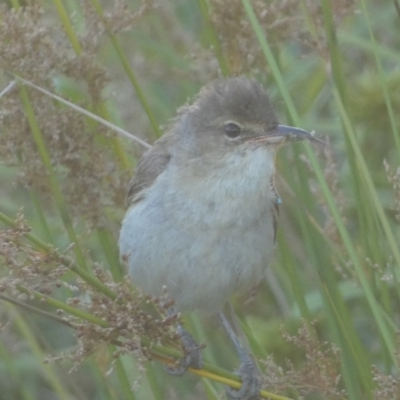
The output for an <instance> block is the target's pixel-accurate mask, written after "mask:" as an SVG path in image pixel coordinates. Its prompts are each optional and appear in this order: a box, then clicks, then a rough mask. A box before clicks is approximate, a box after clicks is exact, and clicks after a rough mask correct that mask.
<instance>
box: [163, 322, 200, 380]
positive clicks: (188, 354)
mask: <svg viewBox="0 0 400 400" xmlns="http://www.w3.org/2000/svg"><path fill="white" fill-rule="evenodd" d="M179 334H180V337H181V341H182V347H183V351H184V356H183V357H182V358H181V359H180V360H179V362H178V365H174V366H172V365H171V366H170V365H168V366H167V365H166V366H165V367H164V368H165V370H166V371H167V372H168V373H169V374H170V375H175V376H181V375H183V374H184V373H185V372H186V371H187V369H188V368H195V369H202V368H203V360H202V357H201V352H200V347H199V345H198V344H197V343H196V341H195V340H194V339H193V337H192V335H191V334H190V333H189V332H187V331H185V330H184V329H183V328H181V329H180V330H179Z"/></svg>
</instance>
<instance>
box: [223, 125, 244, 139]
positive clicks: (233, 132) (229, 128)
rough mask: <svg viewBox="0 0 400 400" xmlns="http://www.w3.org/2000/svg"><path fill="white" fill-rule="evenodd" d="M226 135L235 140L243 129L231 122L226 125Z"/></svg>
mask: <svg viewBox="0 0 400 400" xmlns="http://www.w3.org/2000/svg"><path fill="white" fill-rule="evenodd" d="M224 128H225V136H226V137H227V138H228V139H230V140H235V139H238V138H239V137H240V134H241V133H242V129H241V128H240V126H239V125H237V124H235V123H233V122H229V123H227V124H226V125H225V127H224Z"/></svg>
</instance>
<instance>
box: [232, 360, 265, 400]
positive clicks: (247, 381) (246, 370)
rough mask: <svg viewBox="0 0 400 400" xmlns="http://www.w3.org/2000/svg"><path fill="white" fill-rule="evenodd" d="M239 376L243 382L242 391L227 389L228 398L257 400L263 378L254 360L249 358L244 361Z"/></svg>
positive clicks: (233, 399)
mask: <svg viewBox="0 0 400 400" xmlns="http://www.w3.org/2000/svg"><path fill="white" fill-rule="evenodd" d="M238 375H239V376H240V378H241V380H242V386H241V387H240V389H237V390H236V389H232V388H231V387H228V388H227V389H226V396H227V397H228V399H229V400H256V399H259V398H260V397H259V396H260V389H261V377H260V374H259V372H258V369H257V366H256V364H255V362H254V361H253V359H252V358H251V357H250V356H248V357H247V359H246V360H243V361H242V364H241V365H240V368H239V370H238Z"/></svg>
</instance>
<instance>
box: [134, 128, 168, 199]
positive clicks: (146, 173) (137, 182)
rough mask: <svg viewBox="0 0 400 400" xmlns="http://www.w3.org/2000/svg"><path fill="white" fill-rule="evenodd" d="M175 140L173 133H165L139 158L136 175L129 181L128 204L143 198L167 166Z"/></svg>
mask: <svg viewBox="0 0 400 400" xmlns="http://www.w3.org/2000/svg"><path fill="white" fill-rule="evenodd" d="M173 140H174V136H173V135H171V134H165V135H164V136H162V137H161V138H160V139H158V140H157V141H156V142H155V143H154V146H153V147H152V148H151V149H149V150H147V151H146V152H145V153H144V154H143V155H142V156H141V157H140V159H139V162H138V165H137V167H136V170H135V175H133V177H132V179H131V180H130V182H129V190H128V194H127V203H128V205H131V204H134V203H136V202H138V201H140V200H142V199H143V197H144V193H145V189H147V188H148V187H149V186H150V185H151V184H152V183H153V182H154V181H155V180H156V179H157V177H158V175H160V174H161V173H162V172H163V171H164V169H165V168H166V167H167V165H168V163H169V160H170V159H171V157H172V155H171V153H170V147H171V144H172V142H173Z"/></svg>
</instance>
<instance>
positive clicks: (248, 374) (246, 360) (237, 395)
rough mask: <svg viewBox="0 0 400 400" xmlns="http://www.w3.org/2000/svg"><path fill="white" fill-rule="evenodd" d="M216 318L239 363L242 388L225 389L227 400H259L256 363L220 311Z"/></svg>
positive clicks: (259, 381) (259, 383)
mask: <svg viewBox="0 0 400 400" xmlns="http://www.w3.org/2000/svg"><path fill="white" fill-rule="evenodd" d="M218 318H219V319H220V321H221V323H222V325H223V327H224V328H225V330H226V332H227V333H228V335H229V337H230V339H231V341H232V343H233V345H234V346H235V348H236V351H237V353H238V355H239V357H240V361H241V364H240V367H239V369H238V371H237V372H238V374H239V376H240V378H241V379H242V386H241V387H240V389H239V390H236V389H232V388H230V387H228V388H227V389H226V395H227V396H228V399H231V400H233V399H235V400H237V399H240V400H256V399H258V398H259V393H260V389H261V377H260V373H259V371H258V369H257V366H256V363H255V362H254V360H253V359H252V357H251V355H250V353H249V352H248V351H247V350H246V349H245V348H244V347H243V345H242V344H241V343H240V341H239V338H238V337H237V335H236V333H235V332H234V331H233V329H232V327H231V325H230V323H229V321H228V320H227V318H226V317H225V315H224V314H223V313H222V311H220V312H219V313H218Z"/></svg>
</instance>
